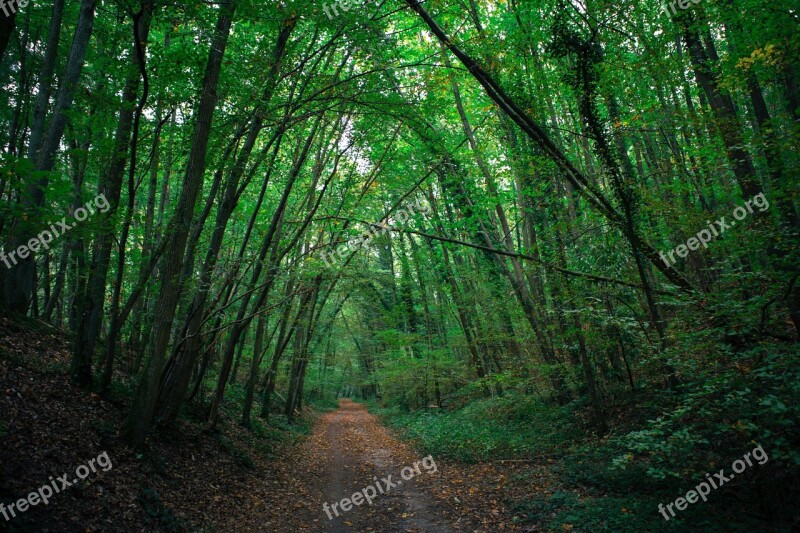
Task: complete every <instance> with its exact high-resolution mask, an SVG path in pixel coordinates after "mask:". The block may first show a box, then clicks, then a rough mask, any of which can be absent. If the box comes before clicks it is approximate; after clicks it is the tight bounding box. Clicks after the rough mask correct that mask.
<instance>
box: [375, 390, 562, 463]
mask: <svg viewBox="0 0 800 533" xmlns="http://www.w3.org/2000/svg"><path fill="white" fill-rule="evenodd" d="M373 409H374V410H375V411H376V412H377V413H378V414H380V415H381V416H382V417H383V418H384V420H386V422H387V423H388V424H390V425H392V426H394V427H396V428H397V429H399V430H400V431H401V432H402V433H403V434H404V435H405V436H406V437H407V438H409V439H412V440H414V441H417V442H418V444H419V446H420V447H421V448H422V449H423V450H424V451H425V453H432V454H433V455H434V456H436V457H440V456H441V457H451V458H453V459H457V460H460V461H466V462H477V461H483V460H488V459H508V458H515V457H525V456H539V455H547V454H549V453H552V452H553V451H554V450H556V449H557V448H558V447H560V446H563V444H564V442H566V441H568V440H569V438H570V435H575V432H574V429H573V428H571V427H570V426H569V425H568V424H567V423H565V420H567V418H566V415H567V413H568V410H567V409H556V410H553V409H551V408H548V407H545V406H543V405H542V404H541V403H539V402H538V401H536V400H533V399H531V398H530V397H525V396H519V395H511V394H509V395H508V396H507V397H501V398H493V399H486V400H480V401H475V402H472V403H470V404H468V405H467V406H466V407H464V408H463V409H460V410H457V411H452V412H448V411H444V412H440V411H438V410H426V411H415V412H413V413H410V414H403V413H401V412H400V411H399V410H398V409H397V408H388V409H387V408H384V409H381V408H376V407H375V406H373Z"/></svg>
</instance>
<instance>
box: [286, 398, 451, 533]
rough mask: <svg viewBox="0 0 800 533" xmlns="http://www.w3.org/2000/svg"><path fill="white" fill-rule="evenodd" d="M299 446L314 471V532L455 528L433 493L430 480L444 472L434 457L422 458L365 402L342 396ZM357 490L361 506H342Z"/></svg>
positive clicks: (357, 499) (301, 454) (311, 470)
mask: <svg viewBox="0 0 800 533" xmlns="http://www.w3.org/2000/svg"><path fill="white" fill-rule="evenodd" d="M302 448H303V449H302V451H301V453H300V456H301V457H305V458H306V459H307V464H306V466H307V467H308V468H309V470H308V472H309V473H312V474H317V475H315V476H314V477H315V478H316V480H317V481H318V483H315V486H314V487H308V489H309V496H310V497H311V498H312V499H313V500H315V501H316V503H317V505H316V506H312V507H311V511H312V513H313V512H314V508H316V512H317V513H318V514H319V517H318V518H319V522H318V524H319V528H318V529H317V531H325V532H331V533H339V532H352V531H386V532H395V531H397V532H423V531H425V532H427V531H437V532H438V531H441V532H450V531H453V529H452V528H451V527H450V526H449V524H448V520H447V518H446V517H445V515H444V514H443V513H442V510H441V506H442V502H440V501H437V499H436V498H435V497H434V494H433V483H432V482H433V481H435V480H436V479H437V478H440V477H441V476H443V475H446V474H444V473H443V472H442V471H441V470H439V468H438V465H437V464H436V463H435V458H432V459H431V458H429V459H426V460H424V461H423V458H422V457H420V456H419V454H417V453H415V452H413V451H412V450H411V449H410V448H409V447H408V446H407V445H405V444H404V443H402V442H400V441H398V440H397V439H396V438H394V437H393V436H391V435H390V434H389V432H388V431H387V429H386V428H385V427H384V426H382V425H381V424H380V423H379V422H378V420H377V418H376V417H375V416H374V415H371V414H370V413H369V412H367V410H366V408H365V407H364V406H363V405H361V404H357V403H354V402H352V401H350V400H347V399H342V400H340V402H339V409H338V410H337V411H333V412H330V413H326V414H324V415H322V416H321V417H320V418H319V420H318V421H317V424H316V426H315V428H314V431H313V433H312V435H311V436H310V437H309V438H308V439H307V440H306V441H305V442H304V444H303V445H302ZM415 463H416V466H417V468H415ZM404 475H405V477H404ZM390 476H391V477H390ZM362 491H363V492H362ZM381 491H383V492H384V493H383V494H381ZM356 492H359V493H361V494H362V496H356V497H355V500H356V502H360V505H358V506H356V505H353V506H352V508H350V509H349V510H348V511H344V510H343V509H342V503H341V502H342V499H343V498H348V499H352V497H353V495H354V493H356ZM364 495H366V496H369V497H370V499H371V500H372V504H371V505H370V504H368V502H367V501H364V498H363V496H364ZM325 503H326V504H327V511H326V510H325V508H323V504H325ZM344 505H345V507H347V508H349V507H350V505H349V504H347V503H345V504H344ZM337 514H338V516H337Z"/></svg>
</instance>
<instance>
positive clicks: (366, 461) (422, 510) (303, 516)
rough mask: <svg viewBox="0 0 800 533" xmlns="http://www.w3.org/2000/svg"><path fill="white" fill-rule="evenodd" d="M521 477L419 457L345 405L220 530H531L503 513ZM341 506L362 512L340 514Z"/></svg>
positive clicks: (278, 463) (524, 488) (360, 410)
mask: <svg viewBox="0 0 800 533" xmlns="http://www.w3.org/2000/svg"><path fill="white" fill-rule="evenodd" d="M284 454H288V455H284ZM415 463H416V467H417V468H415ZM521 468H522V467H521V466H520V465H501V464H494V463H482V464H475V465H463V464H457V463H450V462H447V461H444V460H439V459H438V458H436V457H428V458H425V457H423V456H422V455H421V454H420V453H419V452H416V451H414V450H413V449H412V448H411V447H410V446H409V445H407V444H405V443H403V442H401V441H400V440H398V439H397V438H395V437H394V436H393V435H391V433H390V432H389V431H388V430H387V429H386V428H385V427H384V426H383V425H381V423H380V422H379V421H378V419H377V418H376V417H375V416H373V415H371V414H370V413H369V412H367V410H366V408H365V407H364V406H363V405H360V404H357V403H354V402H352V401H350V400H346V399H343V400H341V401H340V404H339V409H338V410H337V411H333V412H329V413H326V414H324V415H322V416H320V417H319V418H318V419H317V421H316V424H315V426H314V430H313V432H312V434H311V435H310V436H309V437H308V438H307V439H305V440H304V441H303V442H302V443H301V444H299V445H298V446H297V447H296V448H293V449H292V450H290V451H288V450H286V451H284V452H283V453H282V457H280V458H278V457H276V458H275V459H274V460H273V461H271V462H270V464H269V472H270V473H269V475H268V476H267V477H266V478H265V479H264V480H263V481H261V482H260V483H258V484H257V486H255V487H252V488H251V489H250V490H249V491H248V492H249V495H248V496H247V498H246V499H245V498H243V502H244V501H248V500H249V501H250V502H249V504H247V505H243V506H242V507H241V508H240V509H239V510H238V512H235V513H232V514H231V516H230V517H229V518H228V520H225V521H222V522H220V523H218V524H217V525H218V526H219V527H220V528H221V530H228V529H230V530H233V531H243V532H244V531H248V532H249V531H257V532H259V533H260V532H279V533H289V532H291V533H295V532H298V531H301V532H315V533H316V532H325V533H339V532H347V533H399V532H402V533H418V532H425V533H428V532H435V533H455V532H469V533H488V532H492V533H494V532H496V531H535V529H531V528H520V527H519V526H517V525H515V520H514V519H513V518H512V513H511V512H510V511H509V509H508V508H507V506H506V504H505V502H506V500H507V496H508V495H509V494H510V493H517V494H519V493H520V492H526V493H527V492H530V491H531V490H532V487H531V486H530V484H529V483H527V482H525V481H522V478H520V476H519V474H520V472H521V470H520V469H521ZM265 470H266V468H265ZM389 476H391V477H389ZM387 481H388V483H387ZM377 484H380V489H378V488H377V487H376V485H377ZM370 487H372V488H370ZM379 491H383V494H381V493H380V492H379ZM355 493H361V495H362V496H356V497H355V498H353V495H354V494H355ZM364 495H369V496H370V499H371V501H372V503H371V504H369V503H368V502H367V501H365V498H364ZM344 498H348V499H350V500H355V503H358V504H360V505H352V504H347V503H345V504H344V506H345V508H346V509H347V510H344V509H343V507H342V505H343V504H342V500H343V499H344ZM253 502H255V503H253ZM326 504H327V507H326ZM334 505H335V506H336V507H334ZM326 509H327V511H326ZM337 514H338V516H337ZM329 515H330V518H329V517H328V516H329Z"/></svg>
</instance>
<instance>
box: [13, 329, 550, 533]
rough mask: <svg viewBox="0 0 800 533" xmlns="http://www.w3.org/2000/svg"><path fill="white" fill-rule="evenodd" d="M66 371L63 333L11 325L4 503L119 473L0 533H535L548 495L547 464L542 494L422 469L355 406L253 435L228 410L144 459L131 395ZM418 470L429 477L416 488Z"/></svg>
mask: <svg viewBox="0 0 800 533" xmlns="http://www.w3.org/2000/svg"><path fill="white" fill-rule="evenodd" d="M68 362H69V350H68V343H67V341H66V339H64V337H63V336H62V335H61V333H60V332H57V331H55V330H52V329H48V328H46V327H44V326H42V328H36V329H31V325H30V324H25V325H20V324H18V323H16V322H14V321H11V320H8V319H6V318H0V502H2V503H4V504H5V505H6V506H8V505H9V504H10V503H12V502H16V501H17V500H18V499H19V498H22V497H26V496H27V495H28V494H29V493H31V492H34V491H37V489H39V488H40V487H42V486H44V485H47V484H50V483H51V481H50V477H51V476H52V478H53V479H56V478H59V477H61V475H62V474H65V473H66V474H69V476H70V477H71V478H74V474H75V473H76V469H77V468H78V467H80V465H86V464H89V462H90V461H91V460H93V459H94V458H97V457H98V456H100V455H101V454H103V453H105V454H107V457H108V460H109V462H110V467H109V468H107V469H99V468H98V469H97V471H96V472H91V473H89V474H88V476H86V478H85V479H83V480H82V481H78V482H77V483H74V484H73V486H71V487H68V488H65V489H63V491H61V492H58V493H57V494H55V495H53V496H52V497H51V498H50V501H49V503H48V505H46V506H45V505H42V504H41V503H39V504H38V505H37V506H35V507H31V508H30V509H28V510H26V511H25V512H23V513H17V515H16V516H15V517H10V520H5V519H4V517H3V515H0V531H13V532H16V531H42V532H48V531H51V532H55V531H57V532H93V531H110V532H116V531H236V532H281V533H283V532H295V531H321V532H322V531H328V532H337V531H348V532H350V531H352V532H361V531H364V532H367V531H374V532H395V531H398V532H399V531H403V532H417V531H426V532H428V531H431V532H450V531H452V532H455V531H465V532H489V531H498V530H515V531H536V530H537V529H536V528H535V527H534V526H530V525H525V526H522V525H519V521H520V519H519V518H515V517H514V516H513V513H512V511H511V510H510V509H509V503H508V502H510V501H511V499H512V498H511V496H512V495H513V496H514V497H515V498H517V497H520V496H524V497H530V496H531V495H532V494H535V493H539V494H546V493H549V492H550V490H547V488H546V487H548V486H550V475H549V469H548V465H547V464H542V465H538V466H536V469H537V472H538V475H537V477H536V479H537V483H536V484H535V485H531V483H530V480H531V477H530V475H528V474H527V473H528V472H530V470H531V465H530V464H522V463H478V464H474V465H465V464H461V463H454V462H445V461H442V460H438V459H437V458H435V457H433V458H431V459H429V460H427V462H425V463H421V461H422V460H423V456H422V454H420V453H419V452H415V451H414V450H413V449H412V447H411V446H410V445H408V444H406V443H403V442H401V441H400V440H398V439H397V438H395V437H394V436H393V435H392V434H391V433H390V432H389V431H388V430H387V429H386V428H385V427H384V426H383V425H382V424H380V422H379V421H378V419H377V418H376V417H375V416H373V415H372V414H370V413H368V412H367V411H366V409H365V408H364V407H363V406H362V405H360V404H356V403H353V402H350V401H347V400H342V401H341V405H340V408H339V409H338V410H336V411H330V412H326V413H323V414H321V415H319V416H317V414H312V413H310V412H306V413H304V414H303V417H302V418H301V420H299V421H298V422H297V423H296V424H295V425H293V426H291V427H290V426H287V425H286V424H285V422H283V420H281V418H280V417H279V416H276V417H275V419H274V421H273V422H272V423H271V424H272V425H266V426H265V425H263V424H261V423H259V422H256V423H255V427H254V431H250V430H246V429H244V428H242V427H241V426H239V425H238V424H237V423H236V418H235V416H234V415H235V412H236V406H235V405H233V404H230V405H227V406H225V405H223V407H226V408H227V409H228V410H229V412H230V413H231V414H230V415H229V416H227V417H224V419H223V420H222V421H221V422H220V424H219V427H218V428H217V429H216V430H213V431H209V430H208V429H207V428H206V427H205V425H204V424H203V423H202V416H201V415H200V414H199V413H198V414H197V416H193V415H194V413H190V416H189V417H186V418H182V419H181V420H179V421H178V422H177V423H176V424H175V425H174V427H170V428H164V429H161V430H160V431H159V432H158V434H157V435H154V437H153V438H152V439H150V440H149V441H148V442H147V445H146V447H145V449H143V450H140V451H138V452H137V451H134V450H131V449H130V448H129V447H127V446H126V445H125V444H124V443H123V442H122V441H121V440H120V439H119V436H118V428H119V425H120V423H121V421H122V420H124V417H125V413H126V406H127V399H126V397H125V395H124V394H122V393H121V392H116V393H112V394H110V395H108V396H100V395H98V394H95V393H93V392H90V391H85V390H81V389H79V388H77V387H75V386H73V385H72V383H71V382H70V380H69V378H68V375H67V369H68ZM197 411H198V412H201V410H199V409H197ZM312 424H313V429H311V431H310V435H308V434H303V431H302V430H303V428H305V429H306V432H307V431H308V430H309V429H310V427H311V426H312ZM414 463H417V464H418V465H419V467H420V468H419V469H420V473H418V474H417V473H415V475H414V476H413V478H410V479H408V480H404V479H403V478H402V477H401V472H403V468H405V467H413V465H414ZM433 463H435V468H434V467H433ZM426 466H427V467H426ZM433 470H435V472H434V471H433ZM523 471H524V472H525V473H526V474H525V475H522V473H523ZM409 472H410V471H406V473H409ZM389 475H391V476H392V479H391V481H392V482H393V483H397V486H396V487H394V488H391V489H390V490H388V491H386V493H385V494H382V495H381V494H379V495H377V496H376V497H375V498H373V501H372V505H367V504H366V503H364V504H362V505H360V506H357V507H353V508H352V509H351V510H350V511H348V512H344V513H343V512H342V510H341V507H339V511H340V516H339V517H336V516H335V513H333V514H334V516H333V519H332V520H329V519H328V517H327V515H326V512H325V511H324V509H323V504H324V503H328V504H329V505H331V506H332V505H333V504H334V503H336V502H340V500H341V499H342V498H345V497H350V496H352V494H353V493H354V492H356V491H361V489H364V488H366V487H368V486H370V485H372V486H374V483H375V477H376V476H377V478H379V479H383V478H386V477H387V476H389ZM398 481H401V483H398ZM340 505H341V504H340Z"/></svg>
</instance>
